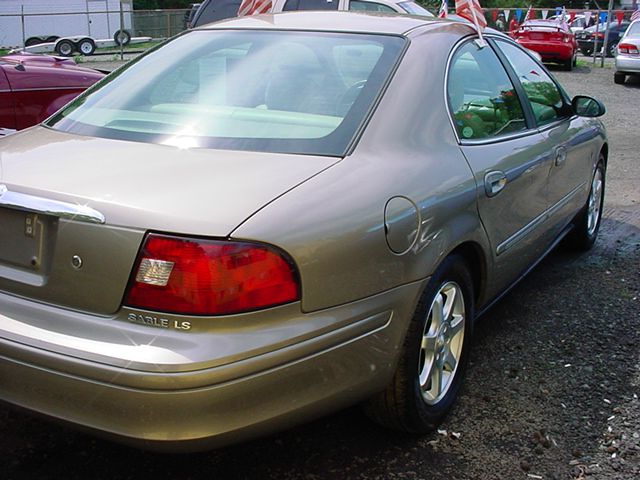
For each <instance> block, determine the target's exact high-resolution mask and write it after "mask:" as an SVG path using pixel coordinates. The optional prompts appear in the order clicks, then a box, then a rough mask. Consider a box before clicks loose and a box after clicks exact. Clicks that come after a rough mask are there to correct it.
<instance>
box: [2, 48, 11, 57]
mask: <svg viewBox="0 0 640 480" xmlns="http://www.w3.org/2000/svg"><path fill="white" fill-rule="evenodd" d="M7 53H9V50H6V49H4V48H0V55H6V54H7Z"/></svg>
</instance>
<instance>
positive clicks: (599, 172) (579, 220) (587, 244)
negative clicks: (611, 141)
mask: <svg viewBox="0 0 640 480" xmlns="http://www.w3.org/2000/svg"><path fill="white" fill-rule="evenodd" d="M605 173H606V171H605V166H604V157H603V156H602V154H600V159H599V161H598V165H597V166H596V170H595V172H594V174H593V178H592V179H591V188H590V190H589V197H588V198H587V203H586V204H585V206H584V207H583V208H582V210H581V211H580V213H579V214H578V216H577V217H576V219H575V221H574V229H573V230H572V231H571V233H570V234H569V235H568V236H567V244H568V245H569V246H570V247H571V248H573V249H574V250H580V251H586V250H589V249H590V248H591V247H593V244H594V243H595V241H596V237H597V236H598V231H599V230H600V222H601V221H602V208H603V206H604V186H605Z"/></svg>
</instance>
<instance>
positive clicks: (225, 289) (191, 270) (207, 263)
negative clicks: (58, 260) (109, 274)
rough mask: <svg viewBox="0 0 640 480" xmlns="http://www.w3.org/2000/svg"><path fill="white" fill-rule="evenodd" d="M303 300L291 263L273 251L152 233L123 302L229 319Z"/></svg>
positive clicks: (253, 246) (156, 309) (148, 237)
mask: <svg viewBox="0 0 640 480" xmlns="http://www.w3.org/2000/svg"><path fill="white" fill-rule="evenodd" d="M299 298H300V289H299V284H298V275H297V272H296V270H295V267H294V266H293V264H292V262H291V261H289V260H288V259H287V258H286V257H285V256H284V254H283V253H280V252H278V251H277V250H276V249H275V248H273V247H270V246H266V245H260V244H254V243H247V242H232V241H225V240H210V239H191V238H182V237H173V236H169V235H160V234H149V235H147V237H146V239H145V243H144V245H143V247H142V251H141V252H140V255H139V256H138V261H137V262H136V265H135V267H134V270H133V275H132V278H131V280H130V282H129V287H128V288H127V293H126V294H125V299H124V303H125V305H127V306H130V307H136V308H143V309H145V310H154V311H161V312H167V313H179V314H186V315H227V314H232V313H240V312H246V311H250V310H257V309H260V308H266V307H272V306H275V305H281V304H283V303H288V302H293V301H295V300H298V299H299Z"/></svg>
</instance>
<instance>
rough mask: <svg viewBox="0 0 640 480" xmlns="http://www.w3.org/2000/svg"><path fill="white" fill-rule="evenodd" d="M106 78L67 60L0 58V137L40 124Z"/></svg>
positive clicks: (27, 55) (21, 57) (42, 57)
mask: <svg viewBox="0 0 640 480" xmlns="http://www.w3.org/2000/svg"><path fill="white" fill-rule="evenodd" d="M104 76H105V74H104V73H101V72H98V71H96V70H91V69H89V68H82V67H79V66H77V65H76V64H75V62H74V61H73V60H71V59H68V58H66V59H63V58H56V57H51V56H47V55H32V54H20V55H8V56H4V57H0V136H1V135H3V134H6V133H9V132H11V131H13V130H21V129H23V128H27V127H30V126H32V125H35V124H37V123H40V122H41V121H42V120H44V119H45V118H47V117H49V116H50V115H52V114H53V113H54V112H55V111H57V110H58V109H60V107H62V106H63V105H64V104H66V103H68V102H69V101H70V100H72V99H74V98H75V97H76V96H77V95H78V94H80V93H81V92H83V91H84V90H86V89H87V88H88V87H90V86H91V85H93V84H94V83H95V82H97V81H98V80H100V79H101V78H103V77H104Z"/></svg>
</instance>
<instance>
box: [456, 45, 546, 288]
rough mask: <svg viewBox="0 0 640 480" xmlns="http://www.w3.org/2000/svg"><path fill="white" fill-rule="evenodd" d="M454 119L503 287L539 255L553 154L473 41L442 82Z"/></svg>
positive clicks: (497, 281) (494, 63) (495, 64)
mask: <svg viewBox="0 0 640 480" xmlns="http://www.w3.org/2000/svg"><path fill="white" fill-rule="evenodd" d="M447 94H448V101H449V108H450V113H451V117H452V122H453V124H454V128H455V129H456V133H457V136H458V139H459V143H460V148H461V150H462V152H463V154H464V156H465V157H466V159H467V161H468V163H469V166H470V167H471V170H472V171H473V174H474V177H475V179H476V184H477V186H478V190H477V191H478V209H479V213H480V217H481V220H482V223H483V225H484V228H485V231H486V232H487V235H488V237H489V240H490V243H491V247H492V253H493V258H492V261H493V263H494V265H495V269H494V270H493V271H494V272H497V276H496V278H492V280H491V282H490V284H491V285H490V288H491V292H488V294H489V296H492V294H496V293H498V292H499V291H501V290H502V289H503V288H504V287H505V286H507V285H508V284H510V283H511V282H513V280H514V278H516V277H517V276H518V275H520V274H521V273H523V272H524V271H525V270H526V269H527V268H528V267H529V266H530V265H531V264H532V263H533V262H535V260H536V259H537V258H538V257H539V256H540V255H541V253H542V251H543V250H542V245H541V238H542V237H543V236H544V232H543V228H542V227H543V226H542V225H541V223H542V219H543V218H544V213H545V211H546V209H547V205H548V202H547V196H546V190H547V187H546V183H547V178H548V172H549V165H550V162H551V159H550V157H549V155H548V153H547V152H546V151H545V149H544V147H543V143H544V142H543V138H542V135H541V134H540V133H539V132H538V131H537V129H536V128H535V125H532V119H531V113H530V112H528V111H527V110H526V109H524V108H523V106H522V102H521V98H520V94H519V92H518V90H517V89H516V86H515V84H514V82H513V81H512V79H511V78H510V77H509V75H508V73H507V71H506V70H505V68H504V67H503V65H502V64H501V62H500V60H499V59H498V56H497V55H496V53H495V52H494V51H493V49H492V48H491V47H489V46H484V47H482V48H481V47H479V46H478V45H477V44H476V42H474V41H467V42H465V43H463V44H461V45H460V46H459V47H458V48H457V49H456V50H455V51H454V53H453V56H452V58H451V61H450V67H449V72H448V79H447Z"/></svg>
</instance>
